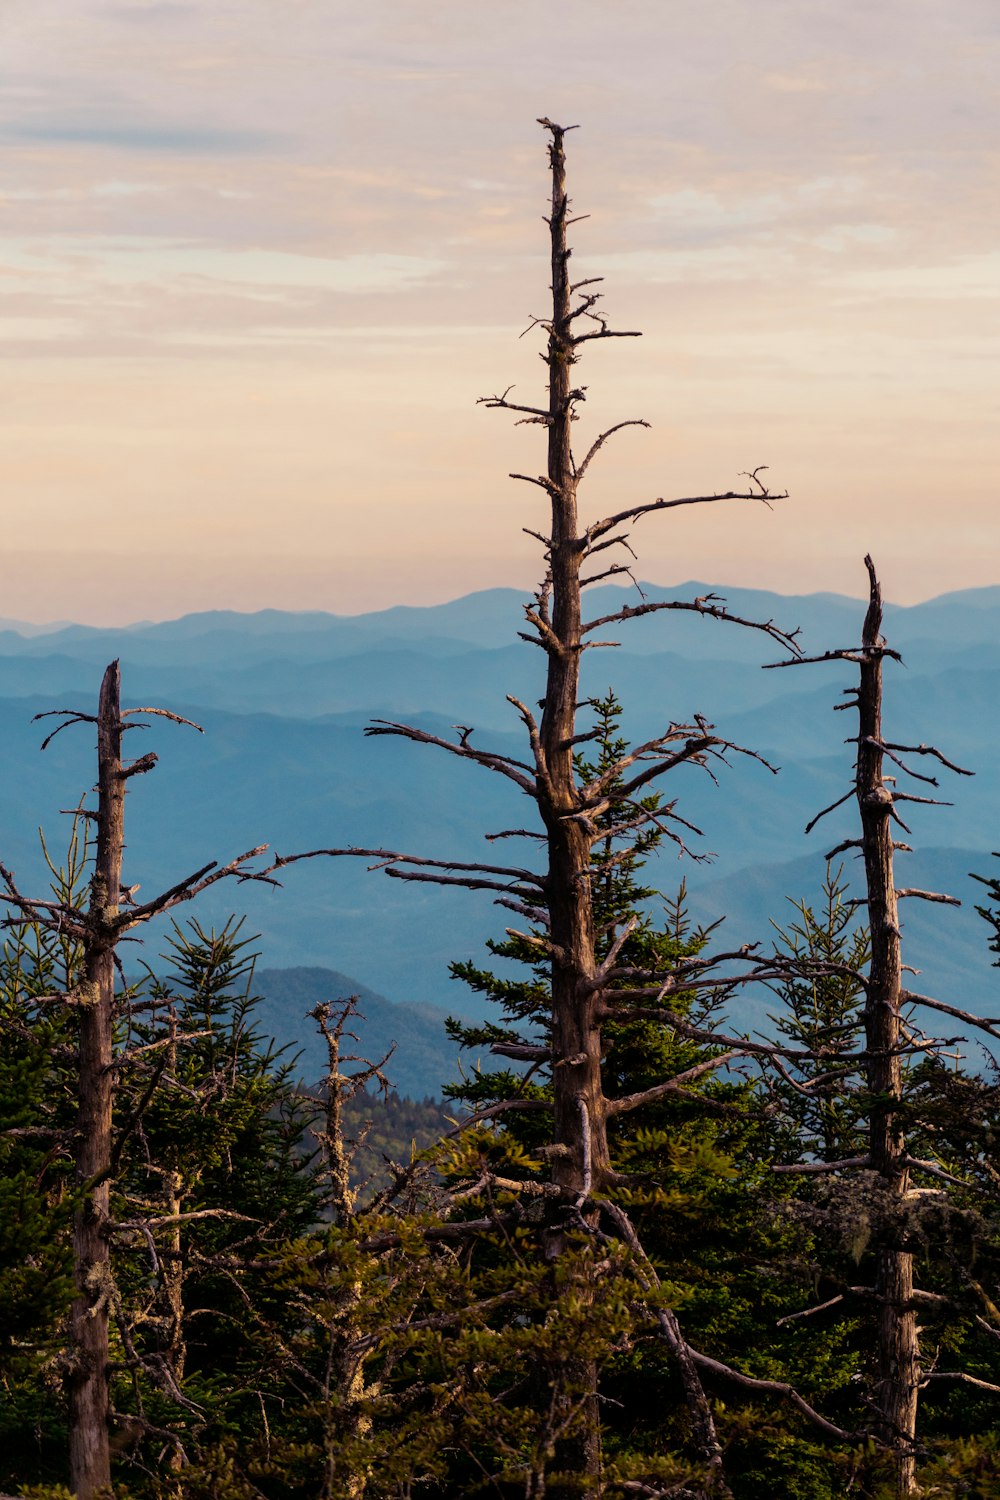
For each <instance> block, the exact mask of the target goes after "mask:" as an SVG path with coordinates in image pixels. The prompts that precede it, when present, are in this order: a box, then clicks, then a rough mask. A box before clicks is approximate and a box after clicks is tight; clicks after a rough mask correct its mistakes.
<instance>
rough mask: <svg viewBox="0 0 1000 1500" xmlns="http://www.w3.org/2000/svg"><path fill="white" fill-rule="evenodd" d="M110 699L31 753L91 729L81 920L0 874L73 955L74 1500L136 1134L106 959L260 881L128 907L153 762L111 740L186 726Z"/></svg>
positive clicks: (64, 723)
mask: <svg viewBox="0 0 1000 1500" xmlns="http://www.w3.org/2000/svg"><path fill="white" fill-rule="evenodd" d="M120 691H121V673H120V669H119V664H118V662H117V661H115V662H112V663H111V665H110V666H109V667H108V668H107V671H106V672H105V674H104V680H103V682H102V684H101V692H100V699H99V702H98V709H97V713H96V715H95V714H86V713H80V712H78V711H76V710H72V709H68V710H58V711H54V712H55V716H56V717H58V718H59V721H60V722H59V724H58V725H57V727H56V728H55V729H54V730H53V731H52V733H51V734H49V736H48V737H47V738H46V740H45V741H44V743H43V747H42V748H43V749H44V748H45V747H46V746H47V745H48V744H50V743H51V741H52V740H53V739H54V737H55V736H56V735H57V734H58V733H60V732H61V730H63V729H65V728H67V727H68V726H70V725H75V724H92V725H94V727H95V729H96V731H97V807H96V809H92V810H89V809H80V810H78V811H77V813H76V814H75V816H82V817H84V818H86V819H87V820H88V821H89V822H90V823H91V825H92V827H93V832H94V837H93V843H94V848H95V860H94V868H93V874H92V877H91V881H90V898H89V903H88V905H87V908H86V910H84V909H82V908H81V907H78V906H74V905H71V904H67V903H66V902H65V901H61V900H59V899H57V900H55V901H52V900H42V899H39V898H36V897H31V896H26V895H24V894H23V892H22V891H21V890H20V889H19V887H18V885H17V883H16V881H15V878H14V876H13V874H12V873H11V871H10V870H8V869H6V868H5V867H4V866H3V865H0V879H2V881H3V890H2V892H0V899H2V901H3V902H4V903H5V904H6V905H7V906H8V907H9V908H11V909H12V910H13V913H14V914H13V915H11V916H9V917H8V918H7V920H6V922H5V923H4V925H5V926H6V927H8V928H18V927H29V926H37V927H41V928H44V929H47V930H48V931H50V932H54V933H56V934H58V935H59V936H60V938H61V939H62V940H64V941H65V940H70V941H74V942H76V943H78V944H79V947H80V951H81V953H82V956H83V979H82V982H81V983H80V984H79V985H77V986H76V987H75V988H73V989H70V990H68V991H67V992H66V993H62V994H58V995H52V996H49V997H44V998H45V999H46V1000H47V1002H48V1003H50V1004H62V1005H65V1006H67V1007H68V1008H69V1009H70V1011H71V1013H72V1014H73V1016H74V1017H75V1018H76V1025H77V1036H78V1043H77V1058H76V1087H77V1124H76V1130H75V1132H74V1134H73V1140H72V1153H73V1159H74V1169H75V1179H76V1191H77V1195H78V1206H77V1209H76V1214H75V1219H74V1226H73V1274H74V1281H75V1286H76V1296H75V1299H74V1301H73V1304H72V1308H71V1312H70V1321H69V1346H70V1347H69V1352H68V1357H67V1359H66V1361H65V1366H64V1380H65V1388H66V1397H67V1403H68V1411H69V1471H70V1486H71V1489H72V1491H73V1493H74V1495H76V1496H78V1497H79V1500H91V1497H92V1496H95V1495H97V1494H98V1493H100V1492H102V1491H108V1490H109V1489H110V1484H111V1437H110V1434H111V1427H112V1424H113V1422H114V1412H113V1409H112V1402H111V1389H110V1364H111V1357H110V1342H109V1324H110V1319H111V1317H112V1314H113V1310H114V1306H115V1300H116V1296H117V1293H116V1288H115V1285H114V1278H113V1273H112V1267H111V1239H112V1235H113V1232H114V1226H113V1224H112V1221H111V1214H110V1193H111V1186H112V1183H113V1180H114V1176H115V1172H116V1165H117V1157H118V1155H119V1154H120V1151H121V1148H122V1146H123V1144H124V1140H125V1139H126V1138H127V1135H128V1133H129V1132H130V1131H131V1130H132V1129H134V1128H135V1125H136V1123H137V1121H136V1120H135V1119H132V1120H130V1121H125V1122H117V1121H116V1119H115V1110H114V1106H115V1097H116V1093H117V1085H118V1079H119V1077H120V1075H121V1070H122V1069H123V1068H124V1067H126V1066H127V1065H128V1063H129V1061H130V1057H129V1052H128V1049H127V1048H126V1049H125V1050H124V1051H123V1050H122V1049H121V1048H120V1047H116V1027H118V1026H119V1024H120V1023H121V1022H122V1020H123V1019H124V1018H125V1017H126V1016H127V1014H128V1010H129V1006H130V1003H131V1001H130V993H129V991H128V989H127V987H126V986H125V985H124V984H120V985H119V987H118V989H117V991H116V976H120V975H121V964H120V960H119V958H118V955H117V949H118V946H119V944H120V943H121V942H122V940H123V938H125V937H126V935H127V934H128V933H130V932H132V931H134V930H135V929H136V928H138V927H141V926H143V925H144V924H145V923H147V922H149V921H150V920H151V919H152V918H153V917H156V916H159V915H161V914H162V913H164V912H167V911H170V910H171V908H173V907H175V906H177V905H178V904H179V903H180V902H182V901H189V900H190V899H191V898H192V897H193V896H196V895H197V894H198V893H199V892H200V891H203V890H205V889H206V888H207V887H209V886H211V885H214V884H215V883H216V882H217V881H219V880H224V879H226V878H227V877H230V876H236V877H239V878H241V879H259V878H268V877H267V876H266V874H263V873H262V872H259V871H258V872H255V871H254V870H252V868H251V865H250V862H251V861H252V860H253V859H254V858H255V857H256V856H257V855H260V854H262V853H263V852H264V849H265V848H266V845H261V846H260V847H259V848H256V849H251V850H248V851H247V853H245V854H241V855H239V856H238V857H237V858H236V859H234V860H231V861H230V862H229V863H228V864H226V865H223V866H221V867H219V866H218V865H217V863H216V862H215V861H212V863H210V864H207V865H204V866H203V867H202V868H201V869H199V870H196V871H195V872H194V873H193V874H192V875H189V876H186V877H185V878H184V879H183V880H181V881H179V882H178V883H177V884H176V885H174V886H171V887H170V889H169V890H166V891H164V892H162V893H161V894H160V895H158V896H155V897H153V899H152V900H149V901H145V902H143V903H141V904H137V903H135V902H134V900H132V899H131V892H130V891H129V890H127V889H125V888H124V887H123V886H122V859H123V854H124V849H125V795H126V790H127V785H128V782H129V780H130V779H131V777H133V776H138V775H142V774H144V773H145V772H147V771H151V770H152V769H153V767H154V766H155V764H156V761H157V757H156V755H155V754H153V753H149V754H146V755H143V756H140V757H139V758H138V759H136V760H133V761H131V762H127V761H125V760H123V758H122V739H123V737H124V735H125V733H126V732H127V731H128V730H130V729H140V728H142V727H144V725H143V722H142V721H143V719H144V718H146V717H147V716H149V715H155V716H158V717H161V718H166V719H170V720H172V721H173V722H174V723H180V724H191V721H190V720H188V719H182V718H181V717H180V716H179V715H177V714H173V713H170V712H168V711H167V710H166V709H161V708H133V709H125V710H122V708H121V698H120ZM38 717H40V718H42V717H49V715H39V716H38ZM192 727H193V728H196V729H197V728H198V726H197V725H192ZM38 1003H42V1002H38Z"/></svg>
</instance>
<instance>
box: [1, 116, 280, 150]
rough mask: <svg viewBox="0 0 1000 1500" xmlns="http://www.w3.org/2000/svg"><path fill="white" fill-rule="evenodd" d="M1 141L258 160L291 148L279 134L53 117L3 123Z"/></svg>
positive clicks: (264, 131)
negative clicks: (28, 121) (266, 155)
mask: <svg viewBox="0 0 1000 1500" xmlns="http://www.w3.org/2000/svg"><path fill="white" fill-rule="evenodd" d="M0 139H6V140H7V141H10V142H13V141H36V142H39V143H40V144H44V145H61V146H71V147H72V146H79V147H84V146H106V147H110V148H112V149H113V150H117V151H140V152H154V153H159V154H166V155H171V156H173V155H182V156H187V155H192V156H203V155H210V156H229V155H241V156H259V155H261V154H262V153H267V152H275V151H278V150H281V149H283V148H286V147H287V145H288V141H287V138H286V137H285V136H283V135H282V134H281V133H280V132H277V131H266V130H253V129H240V130H234V129H227V128H224V127H220V126H194V125H178V124H163V125H154V124H146V123H142V122H140V121H136V122H134V123H127V124H114V123H105V122H101V121H97V120H74V119H62V120H59V119H54V120H41V121H34V122H32V123H30V124H23V125H21V124H17V123H16V122H10V121H8V122H7V123H6V124H3V125H0Z"/></svg>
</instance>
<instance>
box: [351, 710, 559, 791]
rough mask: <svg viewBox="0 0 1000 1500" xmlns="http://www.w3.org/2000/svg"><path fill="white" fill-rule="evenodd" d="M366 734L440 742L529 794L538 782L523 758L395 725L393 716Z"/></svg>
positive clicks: (417, 741) (371, 727) (446, 747)
mask: <svg viewBox="0 0 1000 1500" xmlns="http://www.w3.org/2000/svg"><path fill="white" fill-rule="evenodd" d="M365 734H366V735H368V736H369V737H371V738H374V737H376V736H377V735H382V734H386V735H395V736H397V737H398V738H400V739H406V740H414V741H415V742H416V743H417V744H418V745H437V746H438V748H439V749H441V750H448V751H449V752H450V753H451V754H452V755H457V756H459V757H460V758H462V759H464V760H471V761H474V762H475V763H476V765H479V766H485V767H486V769H487V770H488V771H496V772H498V773H499V774H500V775H501V776H506V777H507V778H508V779H509V780H510V781H513V782H515V783H516V784H517V785H518V786H519V787H520V788H521V790H522V791H523V792H527V793H528V794H529V796H531V795H533V794H534V791H535V783H534V779H533V771H532V768H531V766H528V765H525V763H524V761H520V760H515V759H514V758H513V757H512V756H509V755H500V754H499V753H496V752H494V751H491V750H474V749H473V747H472V746H471V745H468V744H457V745H456V744H455V743H454V742H453V741H452V740H445V739H442V738H441V736H440V735H437V734H428V733H426V731H424V730H423V729H417V728H415V727H414V726H413V725H411V724H396V723H393V721H392V720H390V719H376V720H375V722H374V724H370V725H369V726H368V728H367V729H366V730H365Z"/></svg>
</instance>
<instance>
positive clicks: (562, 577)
mask: <svg viewBox="0 0 1000 1500" xmlns="http://www.w3.org/2000/svg"><path fill="white" fill-rule="evenodd" d="M550 128H551V133H552V141H551V144H550V146H549V159H550V162H551V167H552V211H551V216H550V218H549V233H550V237H551V272H552V318H551V322H550V324H549V339H548V351H547V356H546V358H547V364H548V371H549V420H548V476H547V477H548V491H549V496H550V499H551V513H552V522H551V535H550V539H549V566H550V570H551V586H552V618H551V630H552V636H553V640H552V642H551V647H550V649H549V650H548V651H547V660H548V671H547V676H546V684H545V700H544V707H543V710H542V717H541V722H540V725H539V737H540V739H541V744H542V751H543V754H544V760H545V766H546V768H547V771H548V775H547V777H546V778H545V780H544V782H542V783H540V785H539V793H538V804H539V809H540V812H541V815H542V819H543V822H544V824H545V829H546V834H547V838H548V892H549V901H548V912H549V922H550V927H549V937H550V941H551V943H552V1080H553V1115H554V1118H553V1140H554V1141H555V1142H556V1144H557V1146H558V1147H559V1148H561V1149H560V1152H559V1154H557V1155H555V1156H554V1157H553V1172H552V1175H553V1181H554V1182H555V1183H556V1184H557V1185H558V1186H559V1187H561V1188H563V1189H565V1190H567V1191H568V1192H570V1193H572V1194H573V1195H574V1196H576V1197H577V1198H578V1200H579V1202H580V1204H581V1206H582V1204H583V1203H584V1201H585V1200H586V1199H587V1197H588V1196H589V1195H590V1193H591V1190H592V1188H593V1187H594V1186H595V1184H596V1185H600V1184H601V1183H602V1182H603V1180H604V1178H605V1174H606V1172H607V1170H608V1168H609V1166H610V1159H609V1153H608V1140H607V1127H606V1110H605V1100H604V1091H603V1087H602V1081H601V1031H600V1025H599V1023H598V1021H597V1020H596V1018H595V1015H594V1005H595V1001H596V999H597V995H596V992H595V987H594V984H593V980H594V976H595V972H596V967H597V965H596V959H595V952H594V922H593V905H592V900H591V889H590V880H591V875H590V846H591V839H590V837H589V836H588V830H587V827H586V826H585V825H584V823H583V822H582V821H581V819H580V817H579V812H580V808H579V801H578V798H577V795H576V784H575V777H574V767H573V743H574V735H575V734H576V709H577V699H578V697H579V683H580V656H581V651H582V633H581V625H582V613H581V588H580V566H581V562H582V558H583V550H584V549H583V546H582V544H581V539H580V536H579V531H578V516H577V498H576V487H577V476H576V468H575V465H574V462H573V455H572V451H571V444H570V437H571V433H570V426H571V422H572V417H573V401H574V396H573V382H572V373H573V366H574V364H575V363H576V353H575V349H574V343H573V332H572V291H571V285H570V277H569V260H570V250H569V247H568V246H567V243H566V221H567V217H568V210H569V200H568V198H567V194H566V158H565V152H564V147H563V137H564V131H563V130H562V129H561V128H560V127H558V126H551V127H550ZM561 1223H562V1213H561V1212H560V1210H558V1209H557V1210H556V1211H555V1215H554V1222H553V1224H552V1226H551V1227H550V1229H549V1232H548V1235H547V1243H546V1254H547V1255H548V1257H549V1258H550V1259H553V1260H554V1259H555V1258H557V1257H558V1255H559V1254H560V1253H561V1251H562V1248H563V1231H562V1228H561ZM561 1374H562V1376H563V1378H564V1379H565V1380H566V1383H567V1386H568V1388H569V1389H568V1391H567V1396H566V1401H567V1403H574V1402H578V1401H580V1399H581V1395H582V1401H583V1407H582V1418H583V1421H582V1425H581V1429H580V1433H579V1436H577V1437H576V1438H572V1439H565V1440H563V1441H561V1442H560V1443H559V1444H558V1445H557V1449H556V1459H555V1467H556V1469H557V1470H558V1471H563V1472H569V1473H573V1475H574V1482H573V1485H571V1487H570V1488H567V1489H565V1491H564V1488H563V1486H562V1485H561V1484H560V1483H559V1482H558V1481H556V1482H555V1484H554V1486H550V1487H549V1490H548V1493H549V1494H550V1495H551V1496H552V1497H553V1500H556V1497H557V1496H561V1495H562V1494H563V1493H564V1492H565V1493H566V1494H576V1495H579V1494H581V1493H586V1492H587V1490H588V1489H589V1488H591V1487H592V1486H593V1485H594V1484H596V1482H597V1480H598V1479H599V1475H600V1468H601V1443H600V1430H601V1424H600V1413H599V1410H598V1403H597V1369H596V1366H594V1365H593V1363H592V1362H588V1361H586V1360H580V1361H574V1362H573V1366H572V1368H566V1369H564V1370H563V1371H562V1372H561ZM574 1486H575V1487H574Z"/></svg>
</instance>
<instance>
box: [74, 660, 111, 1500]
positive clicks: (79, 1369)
mask: <svg viewBox="0 0 1000 1500" xmlns="http://www.w3.org/2000/svg"><path fill="white" fill-rule="evenodd" d="M120 686H121V674H120V670H119V664H118V662H116V661H115V662H112V663H111V665H110V666H109V667H108V669H107V671H106V672H105V674H104V681H103V682H102V684H101V696H100V703H99V707H98V715H97V758H98V809H97V823H96V827H97V851H96V859H95V868H94V874H93V877H92V880H91V895H90V907H89V912H88V920H87V923H86V937H85V939H84V972H85V975H86V982H85V984H84V986H83V987H82V990H81V992H80V995H79V1000H80V1005H79V1017H80V1023H79V1024H80V1051H79V1112H78V1120H77V1135H76V1162H75V1166H76V1183H77V1188H78V1191H79V1192H80V1194H81V1201H80V1205H79V1207H78V1209H77V1212H76V1216H75V1220H74V1225H73V1268H74V1279H75V1283H76V1290H77V1295H76V1299H75V1301H74V1302H73V1305H72V1308H71V1311H70V1337H71V1341H72V1351H73V1352H72V1357H71V1364H70V1369H69V1372H68V1375H67V1380H66V1385H67V1396H68V1401H69V1464H70V1487H71V1489H72V1491H73V1493H74V1495H76V1496H78V1497H79V1500H92V1497H93V1496H95V1495H97V1494H99V1493H100V1492H101V1491H102V1490H106V1491H109V1492H110V1487H111V1455H110V1443H109V1432H108V1425H109V1416H110V1391H109V1383H108V1364H109V1356H108V1321H109V1314H110V1304H111V1297H112V1295H113V1289H112V1283H111V1272H110V1265H109V1249H110V1247H109V1242H108V1231H107V1223H108V1208H109V1194H110V1186H111V1184H110V1178H111V1148H112V1140H111V1130H112V1092H113V1082H112V1068H111V1064H112V1044H113V1032H114V993H115V961H114V936H115V935H114V930H113V928H112V926H111V922H112V920H113V918H114V917H116V916H117V915H118V903H119V899H120V895H121V868H122V850H123V847H124V810H125V778H124V775H123V774H122V760H121V737H122V721H121V705H120Z"/></svg>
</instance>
